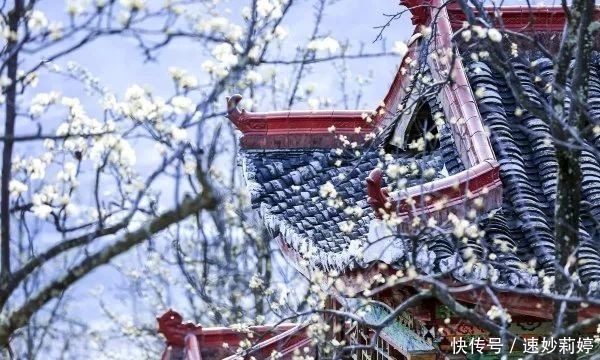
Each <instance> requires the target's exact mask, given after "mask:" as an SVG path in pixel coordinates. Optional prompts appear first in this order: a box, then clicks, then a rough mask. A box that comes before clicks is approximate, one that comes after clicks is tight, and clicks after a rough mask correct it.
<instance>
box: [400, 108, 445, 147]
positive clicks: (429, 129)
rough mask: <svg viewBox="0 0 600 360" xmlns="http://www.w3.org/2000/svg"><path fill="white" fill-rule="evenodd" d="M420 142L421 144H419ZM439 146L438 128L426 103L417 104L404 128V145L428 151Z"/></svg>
mask: <svg viewBox="0 0 600 360" xmlns="http://www.w3.org/2000/svg"><path fill="white" fill-rule="evenodd" d="M421 142H422V145H421V146H417V145H420V144H421ZM439 146H440V140H439V135H438V129H437V126H436V125H435V121H434V120H433V116H432V114H431V108H430V107H429V105H428V104H426V103H423V104H419V105H418V108H417V111H416V113H415V115H414V116H413V119H412V120H411V122H410V123H409V124H408V127H407V128H406V133H405V135H404V147H405V148H406V149H415V150H419V152H424V153H429V152H431V151H433V150H435V149H437V148H439Z"/></svg>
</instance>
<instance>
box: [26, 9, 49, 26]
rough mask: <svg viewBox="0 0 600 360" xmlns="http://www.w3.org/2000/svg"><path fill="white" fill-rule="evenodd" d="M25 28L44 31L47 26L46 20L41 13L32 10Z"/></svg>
mask: <svg viewBox="0 0 600 360" xmlns="http://www.w3.org/2000/svg"><path fill="white" fill-rule="evenodd" d="M27 26H28V27H29V28H30V29H31V30H33V31H36V30H44V29H46V27H47V26H48V18H46V15H45V14H44V13H43V12H41V11H39V10H33V11H32V12H31V13H30V14H29V18H28V19H27Z"/></svg>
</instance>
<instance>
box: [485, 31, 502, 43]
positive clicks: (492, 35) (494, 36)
mask: <svg viewBox="0 0 600 360" xmlns="http://www.w3.org/2000/svg"><path fill="white" fill-rule="evenodd" d="M487 35H488V38H489V39H490V40H491V41H493V42H500V41H502V34H501V33H500V31H498V30H497V29H493V28H492V29H489V30H488V32H487Z"/></svg>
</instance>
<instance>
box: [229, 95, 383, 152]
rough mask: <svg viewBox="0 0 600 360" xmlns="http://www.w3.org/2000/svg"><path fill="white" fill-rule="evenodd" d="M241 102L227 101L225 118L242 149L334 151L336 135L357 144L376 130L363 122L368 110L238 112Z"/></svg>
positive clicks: (337, 137)
mask: <svg viewBox="0 0 600 360" xmlns="http://www.w3.org/2000/svg"><path fill="white" fill-rule="evenodd" d="M241 100H242V96H241V95H233V96H231V97H228V98H227V117H228V118H229V119H230V120H231V122H233V123H234V124H235V126H236V127H237V128H238V129H239V130H240V131H241V132H242V133H243V136H242V138H241V140H240V142H241V147H242V148H243V149H299V148H334V147H339V146H341V141H340V140H339V135H343V136H346V137H347V138H348V140H350V141H360V140H362V139H364V135H365V134H367V133H369V132H371V131H373V129H374V128H375V124H374V123H373V122H371V123H369V122H367V121H366V118H365V117H366V115H368V116H372V113H373V112H372V111H371V110H315V111H273V112H248V111H246V110H245V109H240V108H239V103H240V101H241ZM332 126H333V127H335V132H333V133H332V132H331V131H330V128H331V127H332ZM359 128H360V131H358V132H357V129H359Z"/></svg>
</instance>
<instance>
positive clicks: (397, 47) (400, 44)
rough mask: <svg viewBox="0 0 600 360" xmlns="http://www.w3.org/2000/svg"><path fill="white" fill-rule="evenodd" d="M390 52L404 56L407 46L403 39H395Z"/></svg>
mask: <svg viewBox="0 0 600 360" xmlns="http://www.w3.org/2000/svg"><path fill="white" fill-rule="evenodd" d="M392 52H393V53H394V54H396V55H400V57H404V55H406V53H407V52H408V46H407V45H406V43H405V42H404V41H396V42H395V43H394V47H393V48H392Z"/></svg>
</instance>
